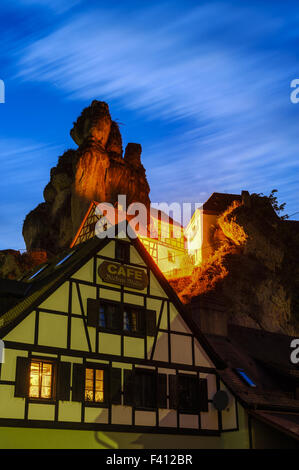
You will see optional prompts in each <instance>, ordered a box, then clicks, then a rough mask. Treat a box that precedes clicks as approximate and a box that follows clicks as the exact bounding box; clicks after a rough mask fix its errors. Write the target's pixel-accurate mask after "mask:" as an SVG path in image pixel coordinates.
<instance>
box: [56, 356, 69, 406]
mask: <svg viewBox="0 0 299 470" xmlns="http://www.w3.org/2000/svg"><path fill="white" fill-rule="evenodd" d="M70 386H71V363H70V362H59V363H58V370H57V388H56V398H57V400H62V401H69V399H70Z"/></svg>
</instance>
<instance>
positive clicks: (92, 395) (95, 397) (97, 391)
mask: <svg viewBox="0 0 299 470" xmlns="http://www.w3.org/2000/svg"><path fill="white" fill-rule="evenodd" d="M85 401H89V402H96V403H103V402H104V371H103V369H86V371H85Z"/></svg>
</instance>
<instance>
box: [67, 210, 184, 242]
mask: <svg viewBox="0 0 299 470" xmlns="http://www.w3.org/2000/svg"><path fill="white" fill-rule="evenodd" d="M99 204H100V203H99V202H97V201H92V202H91V203H90V206H89V208H88V210H87V212H86V214H85V216H84V218H83V220H82V223H81V225H80V227H79V229H78V230H77V233H76V235H75V237H74V239H73V241H72V243H71V247H73V246H75V245H76V244H78V243H80V242H81V241H82V240H83V239H86V238H91V236H94V230H95V224H96V222H97V221H98V220H99V216H98V215H97V214H96V208H97V206H98V205H99ZM106 204H107V203H101V207H102V208H103V209H105V205H106ZM107 209H108V210H107V214H106V215H105V220H106V221H107V222H108V223H110V224H111V225H115V224H120V223H122V222H124V221H125V220H127V221H128V222H130V220H132V219H134V218H135V214H134V215H128V214H127V213H126V212H125V211H123V210H121V209H119V210H117V208H115V219H116V220H114V217H112V216H111V204H107ZM148 215H150V218H151V222H154V221H161V222H162V223H163V222H164V221H165V222H166V223H167V222H168V223H169V225H171V226H174V227H177V228H178V229H179V230H181V234H182V237H184V227H183V226H182V225H181V224H180V223H179V222H177V221H175V220H174V219H173V218H172V217H170V216H169V215H168V214H166V213H165V212H163V211H162V210H158V209H155V208H154V207H151V208H150V211H149V212H148ZM139 234H140V235H142V236H144V237H150V238H153V239H158V237H159V233H158V232H157V233H155V232H154V231H153V226H152V227H151V229H149V225H148V224H146V225H145V226H142V225H141V224H140V223H139Z"/></svg>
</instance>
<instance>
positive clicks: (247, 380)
mask: <svg viewBox="0 0 299 470" xmlns="http://www.w3.org/2000/svg"><path fill="white" fill-rule="evenodd" d="M235 371H236V373H237V374H238V375H239V377H241V379H242V380H243V381H244V382H245V383H246V384H247V385H249V387H256V384H255V383H254V382H253V381H252V380H251V378H250V377H248V375H247V374H246V372H245V371H244V370H243V369H239V368H237V369H235Z"/></svg>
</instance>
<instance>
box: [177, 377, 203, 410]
mask: <svg viewBox="0 0 299 470" xmlns="http://www.w3.org/2000/svg"><path fill="white" fill-rule="evenodd" d="M178 386H179V387H178V388H179V390H178V395H179V396H178V398H179V408H180V409H182V410H188V411H190V410H194V409H196V407H197V406H198V395H199V394H198V378H197V377H196V376H192V375H180V376H179V380H178Z"/></svg>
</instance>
